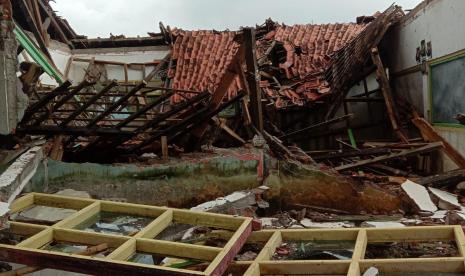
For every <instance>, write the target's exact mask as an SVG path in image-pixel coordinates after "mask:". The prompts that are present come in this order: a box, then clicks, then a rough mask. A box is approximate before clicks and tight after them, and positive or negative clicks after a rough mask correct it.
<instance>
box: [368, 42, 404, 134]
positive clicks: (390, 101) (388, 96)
mask: <svg viewBox="0 0 465 276" xmlns="http://www.w3.org/2000/svg"><path fill="white" fill-rule="evenodd" d="M371 59H372V60H373V63H374V64H375V65H376V78H377V80H378V83H379V86H380V87H381V91H382V92H383V97H384V100H385V103H386V110H387V113H388V116H389V120H390V121H391V125H392V129H393V130H394V132H395V133H396V135H397V137H398V138H399V139H400V140H401V141H402V142H405V143H408V138H407V137H406V136H405V134H404V133H403V131H402V129H401V127H400V125H399V121H398V119H397V118H398V116H397V112H396V109H395V105H394V98H393V97H392V91H391V85H390V84H389V79H388V77H387V75H386V71H385V69H384V66H383V62H382V61H381V58H380V56H379V52H378V48H377V47H375V48H373V49H372V50H371Z"/></svg>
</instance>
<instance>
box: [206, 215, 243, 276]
mask: <svg viewBox="0 0 465 276" xmlns="http://www.w3.org/2000/svg"><path fill="white" fill-rule="evenodd" d="M251 233H252V219H251V218H247V219H245V220H244V221H243V223H242V225H241V226H240V227H239V228H238V229H237V230H236V232H235V233H234V235H233V236H232V237H231V239H230V240H229V241H228V242H227V243H226V245H225V247H224V250H223V251H221V252H220V253H219V254H218V255H217V257H216V258H215V259H214V260H213V261H212V262H211V264H210V265H209V266H208V268H207V269H206V270H205V274H207V275H215V276H216V275H218V276H220V275H223V273H224V272H225V271H226V270H227V269H228V266H229V265H230V264H231V263H232V262H233V260H234V257H235V256H236V255H237V254H238V253H239V251H240V250H241V248H242V246H244V244H245V243H246V241H247V238H248V237H249V236H250V234H251Z"/></svg>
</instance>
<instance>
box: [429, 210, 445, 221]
mask: <svg viewBox="0 0 465 276" xmlns="http://www.w3.org/2000/svg"><path fill="white" fill-rule="evenodd" d="M448 212H449V211H448V210H439V211H436V212H434V214H433V215H432V216H431V217H430V218H431V219H441V220H442V219H445V218H446V216H447V213H448Z"/></svg>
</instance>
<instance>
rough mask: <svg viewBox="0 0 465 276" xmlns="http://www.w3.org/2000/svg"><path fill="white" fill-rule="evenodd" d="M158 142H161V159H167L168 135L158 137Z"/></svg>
mask: <svg viewBox="0 0 465 276" xmlns="http://www.w3.org/2000/svg"><path fill="white" fill-rule="evenodd" d="M160 143H161V155H162V158H163V160H165V161H167V160H168V159H169V158H170V156H169V155H168V137H166V135H163V136H162V137H161V138H160Z"/></svg>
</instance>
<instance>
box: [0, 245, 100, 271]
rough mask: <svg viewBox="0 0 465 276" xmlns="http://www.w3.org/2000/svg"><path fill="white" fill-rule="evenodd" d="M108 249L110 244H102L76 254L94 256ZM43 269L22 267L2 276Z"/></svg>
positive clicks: (41, 268)
mask: <svg viewBox="0 0 465 276" xmlns="http://www.w3.org/2000/svg"><path fill="white" fill-rule="evenodd" d="M107 249H108V244H106V243H102V244H98V245H95V246H89V247H88V248H87V249H85V250H82V251H79V252H76V253H74V254H76V255H81V256H93V255H96V254H98V253H100V252H102V251H105V250H107ZM43 269H45V268H43V267H39V266H26V267H21V268H18V269H15V270H11V271H7V272H2V273H0V276H17V275H26V274H29V273H33V272H37V271H41V270H43Z"/></svg>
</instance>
